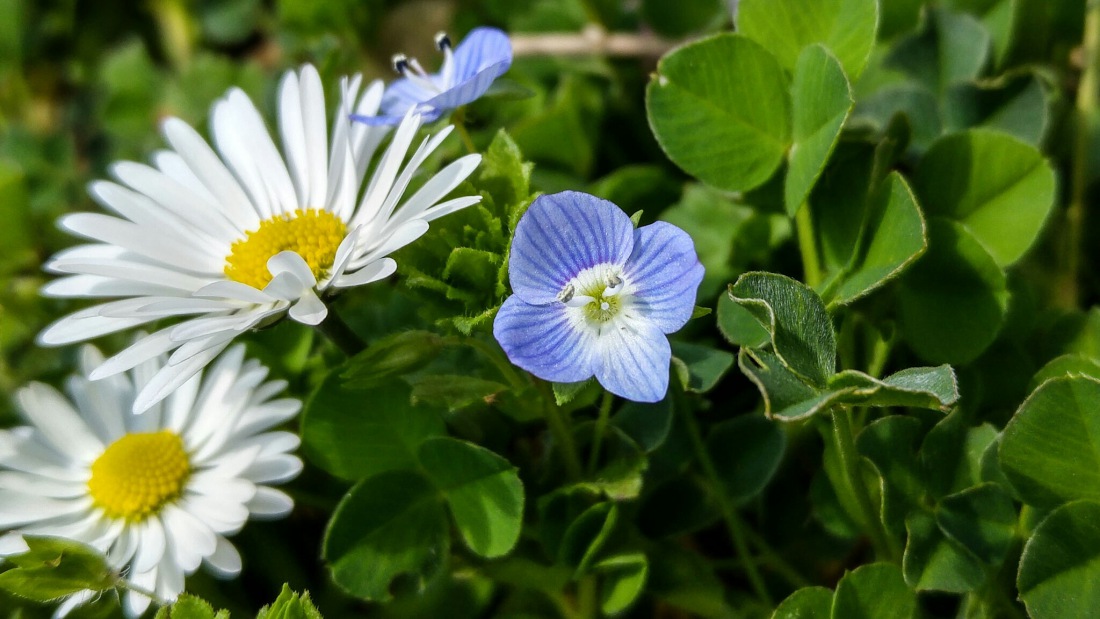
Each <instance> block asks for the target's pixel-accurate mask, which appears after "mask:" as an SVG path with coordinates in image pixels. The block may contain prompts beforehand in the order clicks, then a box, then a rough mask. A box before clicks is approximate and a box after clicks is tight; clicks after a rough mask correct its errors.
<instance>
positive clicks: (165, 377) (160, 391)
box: [133, 342, 229, 413]
mask: <svg viewBox="0 0 1100 619" xmlns="http://www.w3.org/2000/svg"><path fill="white" fill-rule="evenodd" d="M228 345H229V342H224V343H221V344H219V345H216V346H214V347H212V348H208V349H206V350H204V351H202V352H200V353H197V354H196V355H195V356H193V357H191V358H189V359H188V360H187V361H184V362H182V363H179V364H178V365H174V366H165V367H163V368H161V370H160V371H159V372H157V374H156V376H154V377H153V379H152V380H151V381H149V383H148V384H147V385H145V387H143V388H142V390H141V391H140V392H139V393H138V396H137V398H135V399H134V407H133V410H134V412H135V413H140V412H142V411H145V410H147V409H148V408H149V407H151V406H152V405H154V404H156V403H157V402H160V401H161V400H163V399H164V398H165V397H167V396H168V394H170V393H172V391H174V390H175V389H176V388H177V387H179V386H180V385H182V384H183V383H185V382H186V381H187V380H188V379H189V378H191V377H192V376H194V375H195V373H196V372H198V371H199V370H201V369H202V368H203V367H204V366H205V365H206V364H207V363H209V362H210V360H211V359H213V358H214V357H216V356H218V353H220V352H221V351H223V350H225V347H226V346H228Z"/></svg>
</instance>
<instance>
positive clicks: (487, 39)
mask: <svg viewBox="0 0 1100 619" xmlns="http://www.w3.org/2000/svg"><path fill="white" fill-rule="evenodd" d="M454 53H455V56H454V63H455V72H454V84H452V86H453V85H457V84H461V83H463V82H466V81H469V80H470V79H471V78H473V77H474V76H475V75H477V74H478V73H482V72H485V71H492V70H499V71H500V73H497V77H499V76H500V75H503V74H504V72H505V71H507V70H508V67H510V66H512V42H511V41H510V40H508V35H507V34H505V33H504V31H502V30H500V29H498V28H489V27H486V26H480V27H478V28H474V29H473V30H471V31H470V32H469V33H467V34H466V37H465V38H463V39H462V42H461V43H459V44H458V47H456V48H455V52H454ZM502 65H503V67H504V68H503V69H499V67H500V66H502Z"/></svg>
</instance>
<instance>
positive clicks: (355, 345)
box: [315, 307, 367, 357]
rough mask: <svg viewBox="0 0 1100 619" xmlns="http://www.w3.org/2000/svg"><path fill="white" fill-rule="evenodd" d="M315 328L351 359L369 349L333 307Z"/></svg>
mask: <svg viewBox="0 0 1100 619" xmlns="http://www.w3.org/2000/svg"><path fill="white" fill-rule="evenodd" d="M315 328H316V329H317V330H318V331H320V332H321V333H323V334H324V335H325V337H327V338H328V340H329V341H330V342H332V343H333V344H335V345H336V347H337V348H339V349H340V350H342V351H343V352H344V354H345V355H347V356H349V357H354V356H355V355H357V354H359V353H361V352H363V350H364V349H365V348H366V347H367V344H366V343H365V342H364V341H363V340H362V338H360V337H359V336H358V335H356V334H355V331H352V330H351V327H349V326H348V323H346V322H344V320H343V319H342V318H340V316H339V315H338V314H337V313H336V311H335V310H333V309H332V308H331V307H330V308H329V310H328V316H326V317H325V319H324V320H323V321H322V322H321V324H319V325H317V326H316V327H315Z"/></svg>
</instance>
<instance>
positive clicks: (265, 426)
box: [0, 345, 302, 617]
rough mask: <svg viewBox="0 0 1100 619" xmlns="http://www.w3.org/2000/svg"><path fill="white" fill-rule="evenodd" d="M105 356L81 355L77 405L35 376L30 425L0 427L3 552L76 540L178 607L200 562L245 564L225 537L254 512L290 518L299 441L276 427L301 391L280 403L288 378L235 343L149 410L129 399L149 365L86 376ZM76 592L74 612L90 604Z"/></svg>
mask: <svg viewBox="0 0 1100 619" xmlns="http://www.w3.org/2000/svg"><path fill="white" fill-rule="evenodd" d="M102 361H103V357H102V356H101V355H100V354H99V351H97V350H96V349H95V348H93V347H91V346H87V347H85V349H84V351H83V358H82V366H83V373H82V375H79V376H73V377H72V378H70V380H69V382H68V383H67V385H66V386H67V388H68V389H67V390H68V391H69V395H70V396H71V397H72V402H71V403H70V401H69V400H67V399H66V398H65V397H63V396H62V395H61V394H60V393H58V392H57V391H56V390H55V389H53V388H52V387H49V386H47V385H44V384H40V383H32V384H30V385H28V386H27V387H25V388H23V389H21V390H19V392H18V393H17V394H16V400H17V402H18V404H19V408H20V410H21V412H22V414H23V418H24V419H25V420H26V421H27V422H28V424H29V425H26V426H22V427H18V428H13V429H11V430H0V530H4V529H12V530H13V532H12V533H9V534H8V535H5V536H3V537H0V556H3V555H10V554H15V553H19V552H22V551H24V550H25V549H26V546H25V545H24V544H23V539H22V537H21V536H22V535H49V536H57V537H64V538H68V539H73V540H77V541H80V542H83V543H85V544H88V545H90V546H93V547H95V548H97V549H98V550H99V551H101V552H103V553H105V554H106V555H107V559H108V561H109V562H110V564H111V566H112V567H113V568H114V569H116V570H119V571H121V572H124V573H125V574H126V578H127V580H129V581H131V582H132V583H134V584H135V585H137V586H138V587H140V588H141V589H144V590H146V591H149V592H153V593H155V595H156V596H157V597H158V598H160V599H162V600H164V601H172V600H175V599H176V597H177V596H179V594H180V593H181V592H182V591H183V589H184V577H185V576H186V575H187V574H190V573H192V572H194V571H195V570H196V569H198V567H199V565H200V564H204V565H206V567H207V568H208V569H209V570H210V571H212V572H213V573H215V574H216V575H219V576H223V577H231V576H235V575H236V574H237V573H239V572H240V571H241V557H240V555H239V554H238V553H237V550H236V548H234V547H233V544H232V543H231V542H229V540H228V539H226V536H228V535H232V534H234V533H236V532H237V531H239V530H240V529H241V527H243V526H244V524H245V522H246V521H247V520H248V519H249V518H256V517H259V518H276V517H281V516H285V515H286V514H288V513H289V512H290V510H291V508H292V507H293V501H292V500H291V499H290V497H289V496H287V495H286V494H285V493H283V492H282V491H280V490H276V489H275V488H272V487H270V485H271V484H279V483H282V482H285V481H288V480H290V479H292V478H294V477H295V476H297V475H298V473H299V472H300V471H301V470H302V462H301V460H299V459H298V458H297V457H296V456H294V455H293V454H292V452H293V451H294V450H295V449H296V448H297V447H298V444H299V440H298V437H297V436H296V435H294V434H291V433H289V432H271V431H269V430H270V428H272V427H273V426H276V425H278V424H280V423H282V422H284V421H286V420H287V419H289V418H291V417H293V416H294V415H295V414H296V413H297V412H298V410H299V409H300V408H301V402H299V401H298V400H296V399H291V398H282V399H273V398H274V396H275V395H276V394H278V393H279V392H280V391H282V390H283V389H285V388H286V381H281V380H279V381H266V378H267V373H268V371H267V368H265V367H263V366H262V365H260V364H259V363H257V362H256V361H247V362H245V361H244V347H243V346H241V345H237V346H234V347H233V348H231V349H229V351H227V352H226V353H225V355H223V356H222V357H221V358H220V359H219V360H218V361H217V362H215V363H214V365H212V366H211V367H210V369H209V370H208V371H207V372H205V374H206V379H205V380H203V378H202V376H203V375H202V373H199V374H196V375H195V376H193V377H192V378H191V379H189V380H188V381H186V382H185V383H184V384H183V385H182V386H181V387H180V388H179V389H177V390H176V391H175V392H174V393H173V394H172V395H171V396H170V397H169V398H168V399H167V400H165V401H164V402H163V403H161V404H159V405H156V406H154V407H152V409H151V410H149V411H148V412H147V413H145V414H144V415H134V414H132V413H131V412H130V405H131V402H132V400H133V397H134V393H135V389H134V385H135V384H140V383H142V382H144V381H145V380H147V379H148V376H149V375H150V374H152V373H154V372H155V371H156V370H157V369H158V366H159V364H160V361H159V360H152V361H149V362H146V363H143V364H141V365H140V366H138V367H137V368H135V369H134V371H133V372H132V373H130V374H123V375H120V376H113V377H111V378H108V379H106V380H102V381H90V380H88V379H87V376H86V374H87V372H88V371H89V370H90V369H91V368H92V367H95V366H96V365H98V364H99V363H101V362H102ZM92 595H93V594H92V593H91V592H90V591H87V592H84V593H77V594H75V595H73V596H70V597H69V598H68V599H66V600H65V601H64V602H62V604H61V606H60V607H59V609H58V613H57V614H58V615H64V614H66V613H67V612H68V611H69V610H71V609H72V608H73V607H75V606H77V605H79V604H81V603H83V602H85V601H87V600H89V599H91V597H92ZM149 602H150V600H149V598H148V597H146V596H144V595H141V594H138V593H135V592H133V591H130V592H128V593H127V594H126V595H125V596H124V597H123V606H124V608H125V609H126V611H127V614H128V615H130V616H131V617H134V616H137V615H140V614H141V613H142V612H143V611H144V610H145V609H146V608H147V607H148V605H149Z"/></svg>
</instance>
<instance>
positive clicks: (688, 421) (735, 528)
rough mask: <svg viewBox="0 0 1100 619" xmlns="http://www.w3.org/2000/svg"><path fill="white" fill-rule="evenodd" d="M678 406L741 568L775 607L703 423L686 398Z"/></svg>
mask: <svg viewBox="0 0 1100 619" xmlns="http://www.w3.org/2000/svg"><path fill="white" fill-rule="evenodd" d="M675 405H676V408H677V409H678V410H679V411H680V412H682V413H683V416H684V424H685V425H686V426H687V430H688V436H689V437H691V444H692V447H693V448H694V451H695V457H696V459H698V460H699V465H700V466H701V467H703V473H704V474H705V475H706V476H707V478H708V479H709V480H710V485H711V488H712V489H713V490H714V499H715V501H717V503H718V509H719V510H720V511H721V512H722V521H723V522H724V523H725V525H726V530H727V531H728V532H729V535H730V541H732V542H733V547H734V550H736V551H737V556H738V558H739V559H740V560H741V567H742V568H743V569H744V572H745V576H747V577H748V579H749V584H751V585H752V589H753V591H754V592H755V593H756V596H757V597H758V598H760V600H761V601H762V602H764V603H765V604H767V605H768V606H771V607H774V606H775V602H774V601H773V600H772V597H771V594H769V593H768V588H767V586H765V584H764V579H763V577H761V576H760V570H758V569H757V567H756V562H755V561H753V558H752V555H751V554H750V553H749V544H748V540H747V539H746V535H745V530H744V529H745V526H744V523H743V522H742V521H741V518H740V517H739V516H738V515H737V508H736V507H734V505H733V501H731V500H730V498H729V495H728V494H727V493H726V486H725V483H724V482H723V481H722V478H721V477H720V476H719V475H718V470H717V469H716V468H714V462H713V461H712V460H711V459H710V454H709V453H707V446H706V443H704V442H703V435H702V432H701V431H700V430H699V423H698V422H697V421H696V420H695V415H694V414H693V413H692V412H691V411H690V410H688V407H687V406H686V405H685V404H684V402H683V398H680V397H678V398H677V400H676V402H675Z"/></svg>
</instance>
